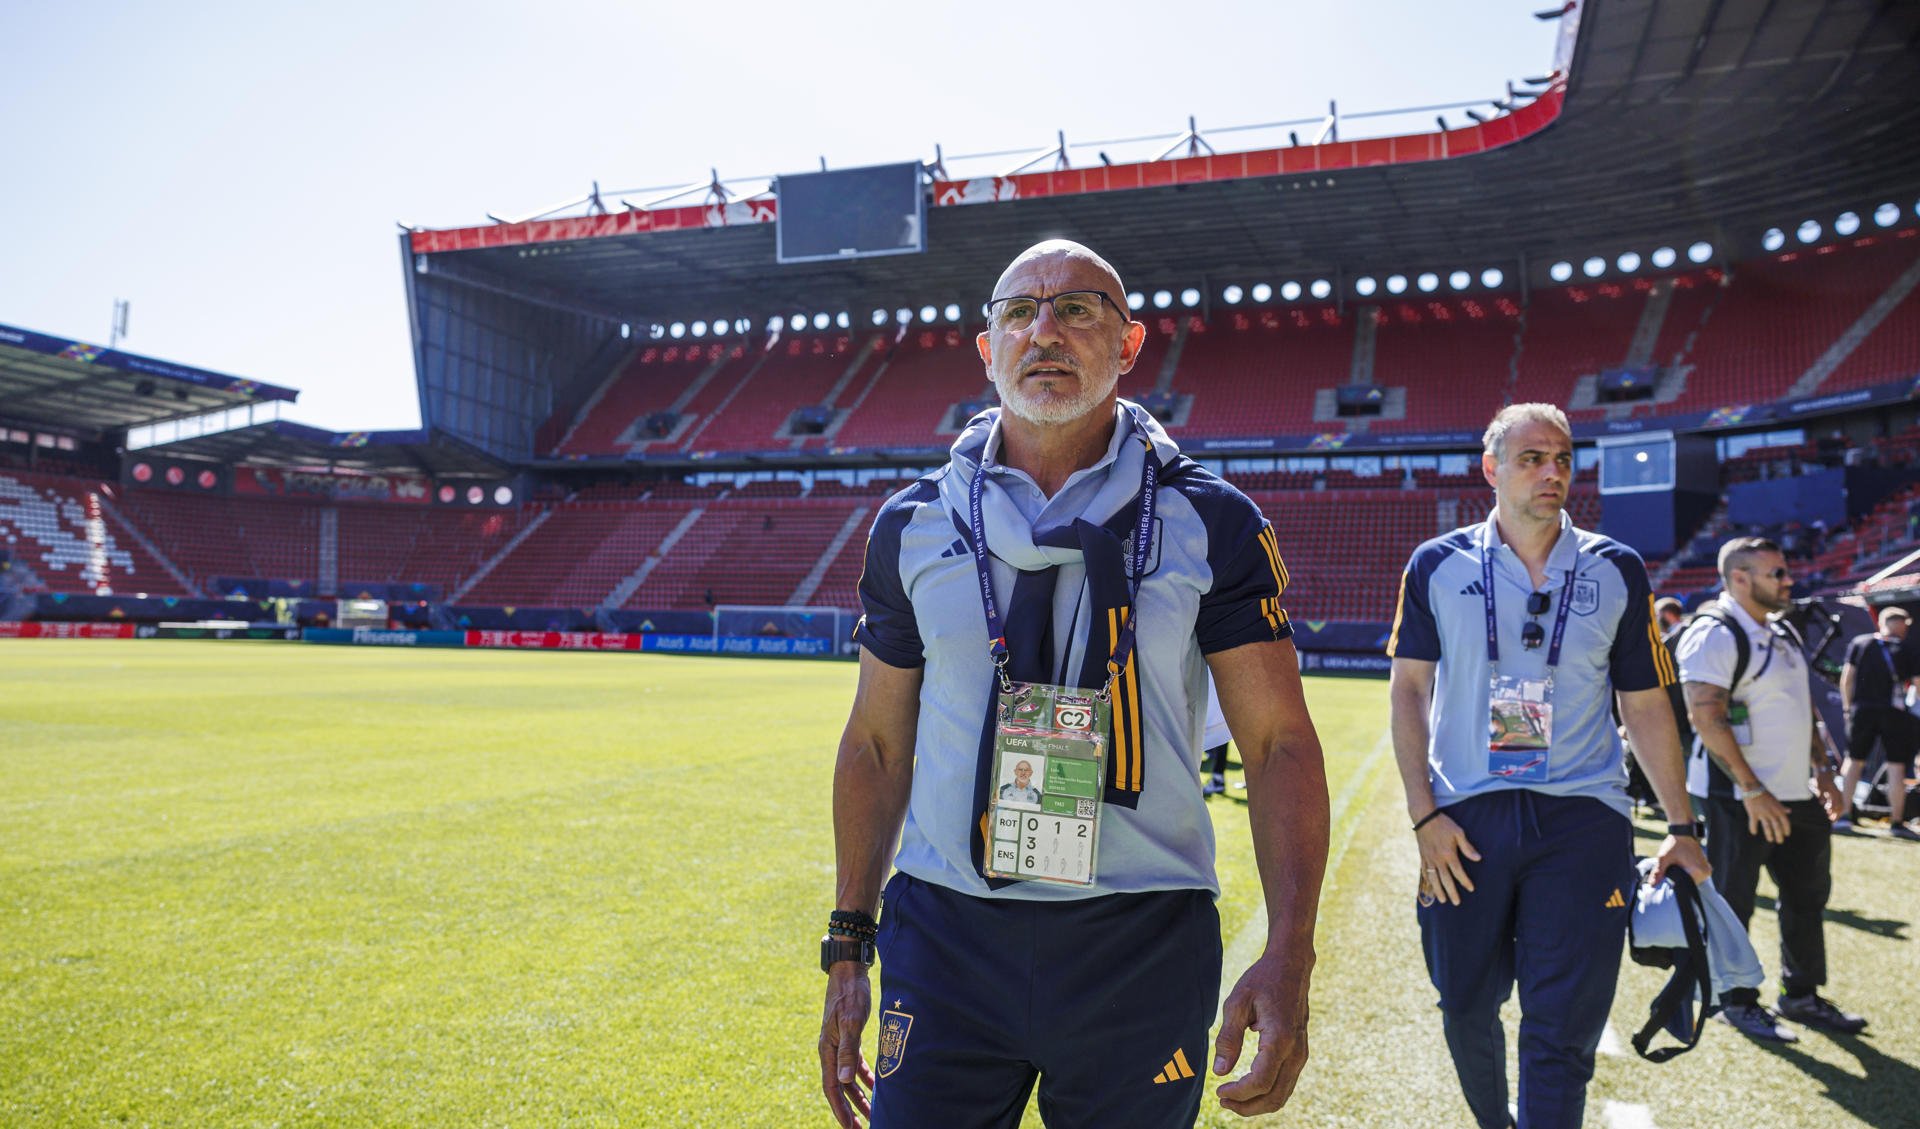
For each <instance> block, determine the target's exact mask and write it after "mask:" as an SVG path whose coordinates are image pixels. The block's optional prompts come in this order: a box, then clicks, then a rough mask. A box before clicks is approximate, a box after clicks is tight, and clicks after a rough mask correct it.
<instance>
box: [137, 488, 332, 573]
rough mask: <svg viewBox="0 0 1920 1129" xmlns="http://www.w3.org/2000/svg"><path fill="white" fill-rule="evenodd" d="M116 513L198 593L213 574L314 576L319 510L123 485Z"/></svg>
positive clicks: (268, 500) (267, 500)
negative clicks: (179, 571)
mask: <svg viewBox="0 0 1920 1129" xmlns="http://www.w3.org/2000/svg"><path fill="white" fill-rule="evenodd" d="M120 511H121V513H122V514H124V515H125V516H126V518H127V520H128V521H129V522H131V523H132V524H133V525H134V526H135V527H136V528H138V529H139V530H140V531H141V532H142V533H144V534H146V536H147V537H148V538H149V539H150V540H152V542H153V543H154V545H155V546H156V547H157V548H158V549H159V550H160V551H161V552H162V553H164V554H165V555H166V557H167V559H168V560H170V561H172V562H173V563H174V566H175V567H177V568H179V569H180V570H181V571H183V572H185V573H186V574H187V576H188V577H190V578H191V579H192V580H193V582H194V583H195V584H197V585H199V586H200V587H201V588H202V589H203V590H204V589H205V588H206V587H207V585H208V583H209V582H210V581H212V579H213V578H214V577H216V576H270V577H286V578H289V579H293V578H299V579H307V580H311V579H313V578H314V577H315V576H317V575H318V574H319V567H320V564H319V562H320V507H319V506H316V505H314V504H312V503H310V502H296V501H288V500H283V499H278V498H222V497H215V496H211V495H203V494H177V493H174V492H172V491H168V490H132V489H130V490H127V491H126V492H125V493H124V495H123V496H122V498H121V501H120Z"/></svg>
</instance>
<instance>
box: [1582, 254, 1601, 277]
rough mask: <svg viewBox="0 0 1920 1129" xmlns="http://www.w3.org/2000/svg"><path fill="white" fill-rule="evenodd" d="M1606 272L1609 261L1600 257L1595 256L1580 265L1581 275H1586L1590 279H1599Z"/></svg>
mask: <svg viewBox="0 0 1920 1129" xmlns="http://www.w3.org/2000/svg"><path fill="white" fill-rule="evenodd" d="M1606 272H1607V261H1606V260H1605V259H1603V258H1601V257H1600V256H1598V255H1594V256H1592V257H1591V258H1589V259H1588V260H1587V261H1586V262H1584V263H1581V264H1580V273H1581V274H1584V275H1586V276H1587V277H1588V278H1599V277H1600V276H1601V275H1603V274H1605V273H1606Z"/></svg>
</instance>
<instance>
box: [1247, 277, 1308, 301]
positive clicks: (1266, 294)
mask: <svg viewBox="0 0 1920 1129" xmlns="http://www.w3.org/2000/svg"><path fill="white" fill-rule="evenodd" d="M1298 289H1299V288H1298V287H1295V290H1298ZM1252 293H1253V300H1254V301H1256V302H1270V301H1272V300H1273V287H1271V286H1268V285H1267V284H1266V283H1264V282H1256V283H1254V284H1253V292H1252Z"/></svg>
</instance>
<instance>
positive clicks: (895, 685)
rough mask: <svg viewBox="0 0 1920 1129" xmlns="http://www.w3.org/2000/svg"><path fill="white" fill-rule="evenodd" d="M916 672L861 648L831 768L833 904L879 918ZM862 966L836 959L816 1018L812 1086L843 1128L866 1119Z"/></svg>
mask: <svg viewBox="0 0 1920 1129" xmlns="http://www.w3.org/2000/svg"><path fill="white" fill-rule="evenodd" d="M922 676H923V669H922V668H920V667H897V666H890V665H888V664H887V663H885V662H882V661H881V660H879V659H877V658H875V657H874V656H873V654H872V652H870V651H867V650H865V649H863V650H862V651H861V652H860V682H859V686H858V688H857V689H856V690H855V691H854V696H853V711H852V713H851V714H850V715H849V716H848V718H847V728H846V730H845V732H843V733H842V734H841V737H840V752H839V756H838V757H837V759H836V760H835V761H834V767H833V844H834V866H835V870H836V877H835V886H834V908H836V909H843V910H858V911H859V912H861V913H864V914H868V915H869V916H871V915H874V914H876V913H878V912H879V909H880V887H881V885H882V883H884V882H885V880H886V876H887V866H888V864H889V863H890V862H891V861H892V860H893V852H894V848H895V846H896V844H897V843H898V840H899V838H900V824H901V822H902V821H903V820H904V819H905V818H906V813H907V798H908V796H909V794H910V793H911V791H912V789H913V743H914V734H915V731H916V729H917V728H918V725H919V720H920V683H921V679H922ZM872 996H873V992H872V987H871V985H870V984H869V982H868V971H867V968H866V966H864V965H862V964H860V963H859V962H857V961H844V960H843V961H840V962H839V963H837V964H835V965H834V966H833V967H832V968H831V969H829V970H828V973H827V1001H826V1009H825V1011H824V1013H823V1014H822V1016H821V1020H820V1084H821V1089H822V1091H823V1092H824V1093H825V1094H826V1098H827V1106H828V1108H829V1109H830V1110H831V1111H832V1112H833V1116H834V1120H835V1121H837V1122H839V1123H840V1125H842V1126H843V1127H846V1129H852V1127H853V1126H854V1125H856V1124H858V1122H857V1120H856V1115H858V1116H859V1117H864V1116H866V1115H867V1110H868V1104H867V1101H868V1099H867V1094H868V1093H869V1092H870V1091H871V1090H872V1087H873V1075H872V1071H871V1070H870V1069H869V1068H868V1066H867V1064H866V1062H865V1061H864V1060H863V1059H862V1057H861V1055H860V1033H861V1031H862V1030H863V1029H864V1028H865V1027H866V1025H867V1016H868V1015H869V1014H870V1013H871V1011H872V1006H873V1005H872Z"/></svg>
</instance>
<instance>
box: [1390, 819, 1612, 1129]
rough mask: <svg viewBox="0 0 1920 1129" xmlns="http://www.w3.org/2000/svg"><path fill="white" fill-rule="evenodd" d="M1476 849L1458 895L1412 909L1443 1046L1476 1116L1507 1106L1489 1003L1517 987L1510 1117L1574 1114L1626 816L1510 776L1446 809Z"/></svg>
mask: <svg viewBox="0 0 1920 1129" xmlns="http://www.w3.org/2000/svg"><path fill="white" fill-rule="evenodd" d="M1447 815H1448V816H1450V817H1452V819H1453V820H1454V822H1456V823H1458V824H1459V825H1460V827H1461V829H1462V830H1463V831H1465V832H1466V836H1467V840H1468V841H1469V842H1471V843H1472V844H1473V846H1474V849H1475V850H1477V851H1479V852H1480V858H1481V861H1479V862H1473V861H1471V860H1469V861H1468V862H1467V863H1466V871H1467V874H1468V876H1469V877H1470V878H1471V879H1472V880H1473V884H1474V890H1473V892H1472V893H1470V894H1466V895H1465V897H1464V898H1463V899H1462V901H1461V904H1460V905H1457V906H1452V905H1448V904H1447V903H1445V902H1440V901H1436V902H1434V903H1433V904H1432V905H1428V906H1421V907H1420V908H1419V911H1418V913H1419V918H1420V938H1421V944H1422V946H1423V948H1424V949H1425V951H1426V958H1427V973H1428V975H1429V976H1431V977H1432V978H1433V986H1434V987H1435V988H1437V989H1439V992H1440V1012H1441V1017H1442V1024H1443V1027H1444V1030H1445V1032H1446V1038H1447V1049H1448V1050H1449V1051H1451V1052H1452V1054H1453V1065H1454V1069H1455V1071H1456V1072H1458V1074H1459V1076H1460V1088H1461V1090H1462V1092H1463V1093H1464V1094H1465V1095H1466V1099H1467V1107H1468V1108H1469V1109H1470V1110H1472V1112H1473V1116H1474V1120H1475V1121H1476V1122H1477V1123H1478V1124H1479V1125H1480V1126H1482V1127H1483V1129H1501V1127H1504V1126H1507V1125H1509V1124H1512V1121H1511V1120H1510V1119H1509V1117H1508V1114H1507V1070H1506V1063H1507V1051H1506V1032H1505V1031H1504V1030H1503V1029H1502V1027H1501V1025H1500V1005H1501V1004H1503V1003H1505V1002H1506V1001H1507V999H1508V997H1509V996H1511V995H1512V993H1513V988H1514V985H1515V983H1516V982H1517V983H1518V984H1519V987H1520V1100H1519V1103H1518V1107H1519V1114H1520V1116H1519V1125H1520V1129H1562V1127H1568V1129H1571V1127H1573V1126H1578V1125H1579V1124H1580V1122H1581V1118H1582V1116H1583V1115H1584V1114H1585V1111H1586V1101H1587V1083H1588V1081H1590V1080H1591V1079H1592V1078H1593V1054H1594V1049H1595V1048H1596V1047H1598V1046H1599V1044H1600V1033H1601V1032H1602V1031H1603V1030H1604V1029H1605V1028H1606V1022H1607V1011H1608V1009H1609V1008H1610V1007H1612V1005H1613V989H1614V983H1615V981H1616V979H1617V978H1618V976H1619V973H1620V950H1621V946H1622V944H1624V942H1625V939H1626V931H1627V915H1628V913H1629V908H1628V907H1630V906H1631V905H1632V904H1633V892H1634V884H1635V881H1636V879H1637V875H1636V873H1635V871H1634V869H1633V830H1632V825H1631V824H1629V823H1628V822H1627V817H1626V816H1624V815H1621V814H1620V813H1619V812H1617V811H1615V810H1614V809H1612V808H1610V807H1608V806H1607V805H1606V804H1603V803H1601V802H1600V801H1599V800H1594V799H1588V798H1585V797H1562V796H1548V795H1544V794H1541V793H1538V792H1531V791H1527V790H1525V789H1511V790H1505V791H1499V792H1491V793H1486V794H1482V795H1479V796H1473V797H1470V798H1468V799H1465V800H1461V801H1459V802H1457V803H1454V804H1452V805H1450V806H1448V808H1447Z"/></svg>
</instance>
